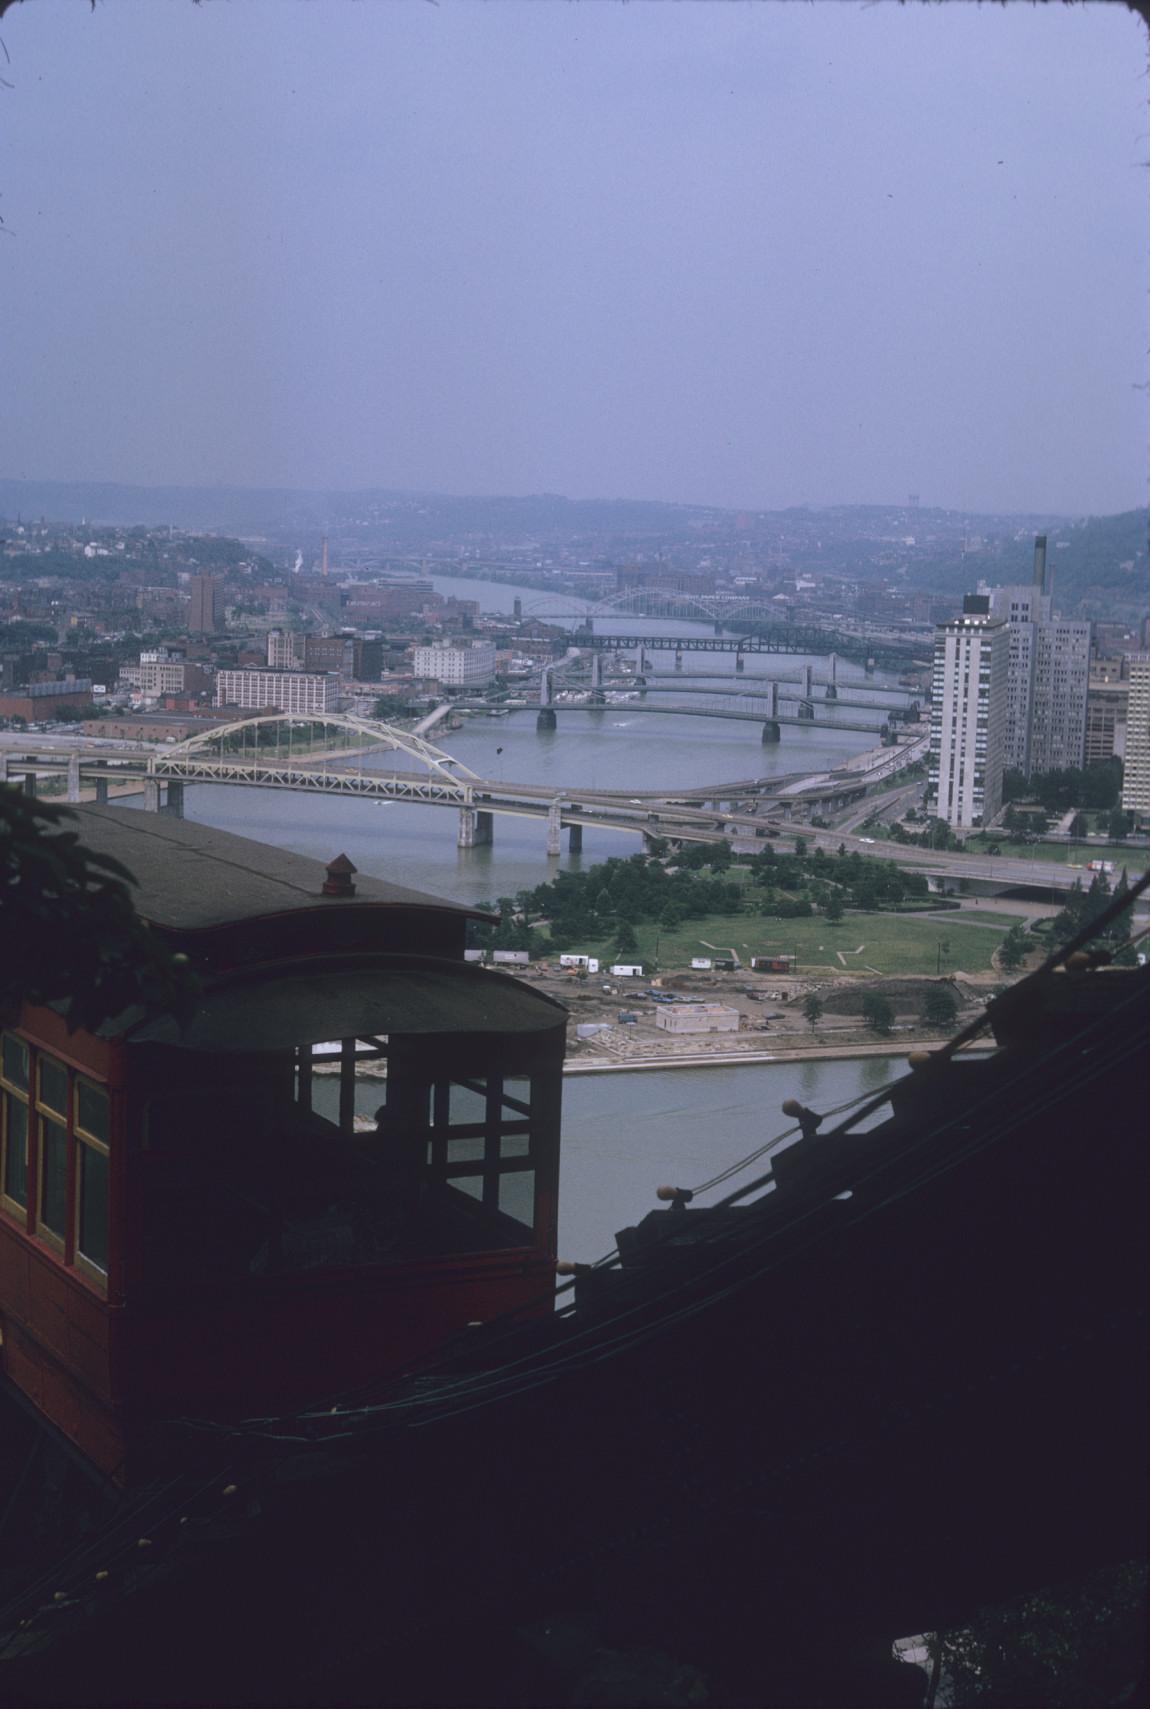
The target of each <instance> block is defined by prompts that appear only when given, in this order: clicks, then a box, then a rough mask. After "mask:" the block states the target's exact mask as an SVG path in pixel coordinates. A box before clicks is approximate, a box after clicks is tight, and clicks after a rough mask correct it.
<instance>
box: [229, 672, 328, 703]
mask: <svg viewBox="0 0 1150 1709" xmlns="http://www.w3.org/2000/svg"><path fill="white" fill-rule="evenodd" d="M338 694H339V680H338V678H337V677H335V676H327V675H325V676H316V675H313V674H312V672H310V671H217V673H216V705H217V706H239V707H242V708H243V710H244V711H245V712H256V711H259V710H260V709H261V708H262V707H274V708H275V709H276V710H278V711H280V712H293V713H306V712H334V711H336V710H337V698H338Z"/></svg>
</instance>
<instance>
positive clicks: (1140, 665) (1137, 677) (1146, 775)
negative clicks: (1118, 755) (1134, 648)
mask: <svg viewBox="0 0 1150 1709" xmlns="http://www.w3.org/2000/svg"><path fill="white" fill-rule="evenodd" d="M1123 765H1124V769H1123V773H1122V805H1123V807H1125V809H1126V811H1127V812H1128V813H1137V814H1138V817H1139V819H1140V820H1141V821H1145V820H1146V819H1147V818H1148V817H1150V653H1132V654H1131V655H1130V697H1129V700H1128V701H1127V711H1126V756H1125V760H1124V762H1123Z"/></svg>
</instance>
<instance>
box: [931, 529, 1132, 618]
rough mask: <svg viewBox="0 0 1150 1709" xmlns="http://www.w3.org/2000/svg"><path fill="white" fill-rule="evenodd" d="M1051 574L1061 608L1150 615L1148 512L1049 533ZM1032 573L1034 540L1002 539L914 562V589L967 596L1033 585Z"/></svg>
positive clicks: (1028, 537) (1026, 537)
mask: <svg viewBox="0 0 1150 1709" xmlns="http://www.w3.org/2000/svg"><path fill="white" fill-rule="evenodd" d="M1047 541H1048V544H1047V573H1048V576H1049V578H1050V585H1052V587H1053V591H1054V597H1055V603H1056V606H1057V608H1058V609H1059V610H1060V611H1062V612H1064V613H1066V614H1070V613H1080V614H1081V615H1083V616H1087V617H1089V616H1098V615H1100V614H1101V613H1102V612H1104V611H1106V612H1109V611H1113V612H1115V613H1117V612H1119V611H1121V612H1122V613H1123V615H1128V616H1131V617H1134V616H1140V615H1142V614H1143V613H1145V612H1147V611H1150V510H1127V511H1123V512H1122V513H1121V515H1118V516H1090V517H1086V518H1085V519H1084V520H1082V521H1080V522H1068V523H1061V524H1059V525H1058V526H1051V527H1050V528H1048V530H1047ZM1033 569H1034V540H1033V536H1032V535H1031V534H1030V533H1029V532H1027V533H1026V534H1024V535H1021V536H1019V537H1014V536H999V537H998V538H997V539H994V540H991V541H989V542H988V543H987V549H986V550H985V551H983V552H977V553H971V554H969V555H966V556H963V555H962V554H961V553H959V552H950V553H946V554H938V555H936V556H934V557H932V558H931V559H930V560H929V561H927V562H924V563H919V564H915V565H914V566H913V567H912V568H911V569H910V570H909V571H908V575H907V581H908V583H909V584H910V585H912V586H915V587H920V588H924V589H927V590H929V591H931V592H939V593H943V592H945V593H951V594H958V593H964V592H969V591H970V590H971V589H973V588H974V586H975V585H976V583H977V582H978V581H979V580H985V581H987V582H990V583H991V584H992V585H996V584H997V585H1009V584H1010V583H1012V582H1028V581H1029V580H1030V578H1031V575H1032V573H1033Z"/></svg>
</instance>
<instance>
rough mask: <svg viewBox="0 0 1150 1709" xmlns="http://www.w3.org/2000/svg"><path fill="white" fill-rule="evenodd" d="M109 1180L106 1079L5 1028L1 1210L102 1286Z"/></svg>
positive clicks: (0, 1066) (0, 1076)
mask: <svg viewBox="0 0 1150 1709" xmlns="http://www.w3.org/2000/svg"><path fill="white" fill-rule="evenodd" d="M33 1142H34V1143H33ZM110 1186H111V1105H110V1101H109V1094H108V1089H107V1087H106V1086H102V1085H100V1084H99V1083H98V1082H97V1081H95V1080H93V1079H91V1078H89V1077H88V1076H87V1075H84V1074H81V1073H80V1072H79V1071H78V1070H77V1069H74V1068H71V1067H70V1066H69V1065H68V1064H67V1063H66V1062H62V1061H61V1060H60V1059H59V1058H58V1057H56V1056H53V1055H52V1054H51V1053H50V1052H48V1051H42V1050H39V1049H38V1048H36V1047H35V1046H33V1045H30V1044H29V1043H28V1042H27V1041H26V1040H24V1039H21V1038H18V1037H17V1036H16V1035H15V1034H14V1033H9V1032H5V1033H0V1210H2V1211H3V1212H4V1213H5V1214H6V1215H7V1216H8V1217H10V1218H11V1219H12V1220H13V1221H14V1222H16V1223H18V1224H19V1225H20V1226H21V1227H22V1228H23V1230H24V1232H25V1233H28V1234H34V1235H35V1237H36V1239H37V1240H38V1241H39V1242H41V1243H42V1244H43V1245H44V1246H46V1247H48V1248H49V1249H50V1250H51V1251H52V1253H53V1254H54V1255H55V1256H56V1257H57V1258H58V1259H61V1260H62V1261H63V1262H64V1263H65V1264H67V1265H68V1267H69V1268H70V1269H73V1270H75V1271H76V1272H78V1273H79V1274H81V1275H82V1276H83V1277H84V1278H85V1279H86V1280H87V1281H89V1282H91V1283H93V1284H94V1285H95V1286H96V1287H98V1288H100V1289H106V1287H107V1282H108V1253H109V1245H110V1213H109V1196H110Z"/></svg>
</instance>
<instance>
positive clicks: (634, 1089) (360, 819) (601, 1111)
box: [185, 576, 903, 1261]
mask: <svg viewBox="0 0 1150 1709" xmlns="http://www.w3.org/2000/svg"><path fill="white" fill-rule="evenodd" d="M434 582H435V586H436V588H437V590H438V591H440V592H442V593H444V594H456V595H457V596H458V597H460V598H463V599H480V600H481V603H482V606H483V608H484V609H485V610H491V611H506V612H509V611H511V609H512V606H513V601H514V600H515V599H516V598H521V599H522V601H523V608H524V613H525V615H538V616H540V617H542V618H544V619H545V620H547V621H558V619H557V618H556V617H554V616H553V615H552V613H553V612H554V611H556V610H559V609H562V610H564V611H567V612H579V611H582V610H584V609H585V608H586V602H584V601H580V600H576V599H574V598H572V597H570V596H568V595H563V596H558V597H557V596H542V595H537V594H535V593H534V591H533V590H531V589H529V588H515V587H509V586H506V585H504V584H502V583H487V582H480V581H468V580H466V579H455V578H450V577H443V576H436V577H435V578H434ZM600 627H601V628H602V629H603V630H605V631H607V632H610V633H617V634H637V633H644V634H680V633H686V634H690V633H711V632H712V631H711V630H710V628H709V626H702V625H693V624H684V623H680V622H674V623H668V622H660V621H658V620H655V619H646V618H644V619H635V618H630V619H628V618H611V619H610V620H609V621H607V620H604V621H603V622H602V623H601V624H600ZM673 659H674V655H673V654H670V653H666V654H661V655H658V656H657V658H656V668H657V669H659V670H670V669H671V668H673ZM684 662H685V663H687V662H688V661H684ZM806 662H807V661H806V660H805V659H801V658H783V659H780V660H777V661H776V660H770V661H766V660H764V661H762V662H761V663H758V662H756V661H754V660H753V659H749V660H748V669H752V670H753V669H756V668H759V669H765V668H770V666H773V665H774V664H776V663H777V665H778V668H779V671H780V674H782V675H784V676H794V675H796V674H797V672H798V669H799V668H800V667H801V666H802V665H803V664H804V663H806ZM811 662H812V663H814V664H815V665H816V666H817V668H819V669H820V670H823V669H825V660H822V659H812V661H811ZM700 667H701V668H705V669H707V670H730V671H732V672H733V670H734V659H733V657H732V656H731V655H730V654H710V655H708V656H707V657H706V658H705V660H702V661H700ZM683 674H684V677H686V676H687V675H688V673H687V672H684V673H683ZM893 680H894V679H893V678H891V677H889V676H885V677H884V676H883V675H882V673H877V672H876V673H875V674H874V675H873V676H869V677H868V676H866V675H864V673H863V671H862V670H861V668H859V667H857V666H851V665H845V664H842V663H840V665H839V682H840V685H842V684H845V683H847V682H849V683H850V684H851V694H850V698H858V696H859V694H860V693H861V694H871V695H873V694H875V693H876V691H880V690H881V689H883V688H887V687H889V686H890V685H891V684H892V683H893ZM856 690H857V691H858V693H856ZM846 716H847V717H848V718H849V717H851V716H853V717H855V718H863V717H866V714H860V713H858V712H855V713H854V714H851V713H847V714H846ZM558 718H559V728H558V730H557V731H554V732H551V733H541V732H538V731H537V730H536V728H535V713H534V711H529V712H521V713H517V714H515V713H513V714H511V715H510V716H508V717H505V718H498V719H494V718H493V719H489V718H486V717H478V718H475V719H472V720H471V721H470V722H469V723H468V724H467V725H466V726H465V727H464V728H463V729H462V730H458V731H455V732H452V733H451V734H450V735H444V736H443V737H441V738H440V743H441V745H442V746H444V747H445V748H446V749H447V750H448V751H449V752H450V753H451V754H453V755H454V756H455V757H456V758H458V759H460V760H462V761H463V762H464V763H465V764H466V765H468V766H470V767H471V768H472V769H473V770H474V771H476V772H478V773H479V774H480V775H481V776H487V777H495V778H500V777H502V778H505V779H507V780H508V781H511V780H515V781H517V782H523V783H553V784H554V785H555V786H556V788H559V787H566V786H568V785H570V786H574V787H578V786H579V785H582V786H584V787H586V786H591V787H597V788H603V789H627V788H636V787H639V786H640V785H642V786H643V787H644V788H651V787H659V786H660V785H668V786H673V785H680V786H683V785H687V784H700V783H722V782H730V781H733V780H735V779H737V778H746V777H756V776H773V775H775V774H777V773H779V772H792V771H807V770H810V771H819V770H825V769H827V768H828V767H831V766H833V765H836V764H839V763H841V761H843V760H844V759H846V758H848V757H849V756H850V755H851V754H855V753H858V752H860V751H861V750H862V749H864V748H867V747H870V746H873V745H874V738H873V737H871V736H868V735H866V734H863V733H860V732H852V731H845V730H836V729H834V727H833V724H830V723H828V724H825V725H821V726H819V725H816V726H814V727H812V728H804V729H796V728H793V727H789V726H784V729H783V739H782V741H781V742H780V743H778V744H777V745H775V746H768V747H764V746H763V745H762V742H761V740H760V730H759V726H758V725H757V724H743V723H733V722H732V723H728V722H723V721H720V720H718V719H707V718H685V717H667V718H659V717H656V716H654V715H650V716H649V715H647V714H645V713H644V714H642V715H635V714H633V713H632V714H630V715H629V714H628V707H627V705H626V704H621V705H615V706H610V707H607V708H606V709H605V710H604V711H603V712H602V713H596V714H588V713H585V712H582V713H573V714H569V715H567V716H566V717H565V716H564V712H563V708H562V706H560V707H559V708H558ZM387 764H388V765H393V764H394V759H393V758H391V757H390V756H389V757H388V760H387ZM185 811H186V815H187V817H188V818H189V819H195V820H199V821H200V822H201V823H204V824H210V825H217V826H219V827H220V828H221V829H223V830H228V831H234V832H236V833H238V834H239V835H241V836H246V837H254V838H255V839H257V840H258V841H260V842H266V843H272V844H277V845H279V846H281V847H285V848H290V849H294V850H296V851H297V852H298V853H301V854H308V855H313V856H317V857H320V858H323V859H325V860H329V859H331V857H332V856H333V855H336V854H338V853H340V852H341V851H345V852H346V853H347V854H348V855H350V857H351V859H352V860H353V861H354V862H355V864H356V866H357V867H358V868H359V869H360V870H361V871H362V872H365V873H371V874H374V875H376V876H378V877H380V878H388V879H391V880H393V881H394V882H395V883H397V884H405V885H410V886H412V887H413V888H415V889H422V890H429V891H432V892H435V893H437V894H439V895H442V896H448V897H451V898H452V899H454V900H457V901H464V902H478V901H484V900H488V899H491V898H493V897H495V896H501V895H503V896H506V895H513V894H514V893H515V891H516V890H519V889H523V888H526V887H528V886H532V885H535V884H538V883H540V882H541V881H542V880H544V879H546V878H547V877H549V876H552V875H553V874H554V873H555V872H556V871H557V870H558V869H560V868H561V867H573V868H577V867H579V866H580V865H581V864H583V865H586V864H591V863H593V862H595V861H601V860H605V859H606V858H607V857H608V856H609V855H628V854H633V853H635V852H636V851H637V850H638V848H639V847H640V844H639V841H638V839H637V838H636V837H635V836H633V835H629V834H627V833H626V832H621V831H609V830H600V829H598V828H590V827H589V828H588V829H587V830H586V831H585V833H584V844H583V853H582V855H581V856H579V855H575V856H572V855H570V854H568V853H567V852H566V850H565V851H564V853H563V854H562V855H561V856H560V857H559V858H558V859H557V860H556V859H551V860H548V858H547V856H546V852H545V848H544V829H543V825H542V822H538V821H535V820H531V819H515V818H505V817H497V818H496V821H495V841H494V843H493V844H492V845H491V846H489V847H484V848H476V849H466V850H460V849H457V848H456V846H455V836H456V816H455V814H454V812H449V811H446V810H443V809H440V808H434V807H408V806H406V805H402V804H389V805H387V806H384V807H381V806H378V805H376V804H374V803H372V802H359V801H352V800H348V799H347V798H345V797H341V796H317V795H296V794H292V793H289V792H286V791H278V790H273V789H240V788H229V787H223V786H218V785H208V784H200V785H195V786H190V787H189V788H188V790H187V793H186V803H185ZM902 1071H903V1065H902V1063H901V1061H899V1060H898V1059H895V1058H888V1057H865V1058H851V1059H845V1060H840V1061H826V1060H818V1061H810V1062H785V1063H777V1064H775V1063H771V1064H760V1065H755V1066H745V1067H734V1068H731V1067H726V1068H698V1069H684V1068H674V1069H665V1070H650V1071H644V1072H642V1073H635V1074H626V1073H610V1074H601V1075H599V1074H597V1075H570V1076H568V1077H567V1080H566V1082H565V1086H564V1122H563V1131H564V1150H563V1175H562V1191H561V1195H560V1252H561V1254H562V1256H564V1257H568V1258H575V1259H578V1260H580V1261H583V1260H593V1259H595V1258H597V1257H599V1256H601V1255H602V1254H603V1253H604V1252H606V1251H608V1250H609V1249H610V1248H611V1247H612V1246H613V1244H614V1238H615V1232H616V1230H617V1229H618V1228H621V1227H623V1226H625V1225H626V1224H628V1223H631V1222H634V1221H636V1220H637V1219H638V1218H640V1217H641V1216H643V1215H645V1214H646V1212H647V1211H648V1210H650V1209H652V1208H654V1206H655V1203H656V1201H655V1196H654V1195H655V1188H656V1187H657V1186H659V1185H660V1184H661V1183H662V1182H664V1181H670V1182H673V1183H674V1184H676V1185H679V1186H688V1187H691V1186H695V1185H697V1184H698V1183H700V1182H701V1181H703V1180H706V1179H707V1178H709V1177H710V1176H712V1175H714V1174H716V1173H717V1172H718V1171H719V1170H720V1169H722V1168H725V1167H726V1166H727V1165H728V1164H730V1163H733V1162H736V1161H737V1160H738V1159H739V1158H740V1157H742V1156H745V1155H746V1154H747V1153H748V1152H750V1151H752V1150H754V1149H756V1148H757V1147H758V1146H759V1145H761V1144H763V1143H764V1142H765V1140H766V1139H768V1138H769V1137H770V1136H771V1135H772V1134H774V1133H777V1132H780V1131H781V1130H782V1129H783V1128H784V1127H786V1126H787V1125H788V1123H787V1119H786V1117H784V1116H783V1115H782V1114H781V1113H780V1110H779V1106H780V1105H781V1103H782V1102H783V1100H784V1098H788V1097H798V1098H800V1099H802V1100H803V1102H809V1103H811V1104H813V1105H814V1106H815V1107H817V1108H819V1109H828V1108H830V1107H832V1106H834V1105H836V1104H839V1103H842V1102H843V1101H844V1100H846V1099H848V1098H851V1097H854V1096H855V1095H856V1094H858V1093H860V1092H864V1091H870V1090H877V1089H878V1088H879V1087H880V1086H882V1085H885V1084H886V1083H887V1082H888V1080H889V1079H891V1078H892V1077H894V1076H895V1075H897V1074H899V1073H901V1072H902ZM375 1096H376V1094H375V1093H374V1089H373V1088H372V1087H370V1086H369V1085H365V1086H364V1087H363V1088H361V1101H363V1111H364V1113H368V1104H372V1105H374V1101H375ZM704 1202H705V1201H704Z"/></svg>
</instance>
